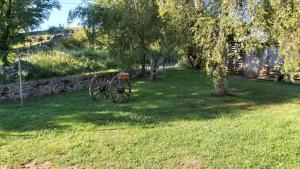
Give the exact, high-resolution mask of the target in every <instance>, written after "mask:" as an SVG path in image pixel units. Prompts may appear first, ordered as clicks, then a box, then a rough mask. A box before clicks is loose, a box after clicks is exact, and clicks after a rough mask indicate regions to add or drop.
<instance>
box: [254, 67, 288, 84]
mask: <svg viewBox="0 0 300 169" xmlns="http://www.w3.org/2000/svg"><path fill="white" fill-rule="evenodd" d="M281 76H282V74H281V73H280V71H278V70H275V69H274V67H273V66H269V65H264V66H263V68H262V70H261V71H260V72H259V76H258V78H257V79H259V80H272V81H277V80H279V79H280V78H281Z"/></svg>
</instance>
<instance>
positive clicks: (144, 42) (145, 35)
mask: <svg viewBox="0 0 300 169" xmlns="http://www.w3.org/2000/svg"><path fill="white" fill-rule="evenodd" d="M76 17H79V18H81V20H82V23H83V25H85V26H86V28H87V30H89V32H93V33H94V35H95V36H103V35H107V36H108V37H109V38H108V39H109V44H108V48H109V50H110V53H111V56H112V57H114V60H115V61H117V62H119V63H120V64H121V65H120V66H123V67H124V68H125V69H130V68H131V67H132V66H133V65H136V63H140V64H141V66H142V69H145V68H146V61H147V53H148V51H149V49H150V46H151V45H152V44H153V43H156V42H157V41H158V39H159V37H160V33H161V27H162V22H161V19H160V17H159V12H158V5H157V3H156V0H116V1H95V3H93V4H89V5H88V6H87V7H79V8H77V9H76V10H74V11H72V12H71V13H70V18H71V19H72V18H76Z"/></svg>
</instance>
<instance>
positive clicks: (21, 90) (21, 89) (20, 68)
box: [17, 54, 23, 108]
mask: <svg viewBox="0 0 300 169" xmlns="http://www.w3.org/2000/svg"><path fill="white" fill-rule="evenodd" d="M17 55H18V60H19V80H20V83H19V85H20V91H19V92H20V100H21V108H23V86H22V85H23V84H22V67H21V57H20V54H17Z"/></svg>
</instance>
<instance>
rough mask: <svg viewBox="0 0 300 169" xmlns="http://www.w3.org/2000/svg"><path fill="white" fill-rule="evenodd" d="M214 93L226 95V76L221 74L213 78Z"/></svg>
mask: <svg viewBox="0 0 300 169" xmlns="http://www.w3.org/2000/svg"><path fill="white" fill-rule="evenodd" d="M214 95H215V96H228V84H227V79H226V76H221V77H219V78H216V79H215V80H214Z"/></svg>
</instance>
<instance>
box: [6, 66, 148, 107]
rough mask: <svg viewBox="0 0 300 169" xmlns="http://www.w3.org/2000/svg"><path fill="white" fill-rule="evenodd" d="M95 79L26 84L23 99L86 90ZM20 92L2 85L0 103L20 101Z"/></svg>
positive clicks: (135, 74) (134, 74) (133, 75)
mask: <svg viewBox="0 0 300 169" xmlns="http://www.w3.org/2000/svg"><path fill="white" fill-rule="evenodd" d="M116 74H117V73H116V72H112V73H101V75H102V76H106V77H107V78H108V79H111V78H112V77H114V76H115V75H116ZM142 74H143V72H142V71H141V70H135V71H132V72H130V75H131V78H132V79H134V78H137V77H139V76H140V75H142ZM93 77H94V74H92V75H83V76H71V77H62V78H53V79H45V80H36V81H30V82H24V83H23V98H24V99H26V98H30V97H38V96H44V95H52V94H59V93H64V92H74V91H79V90H82V89H86V88H88V85H89V82H90V80H91V79H92V78H93ZM19 90H20V89H19V84H7V85H0V101H5V100H18V99H19V98H20V92H19Z"/></svg>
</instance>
